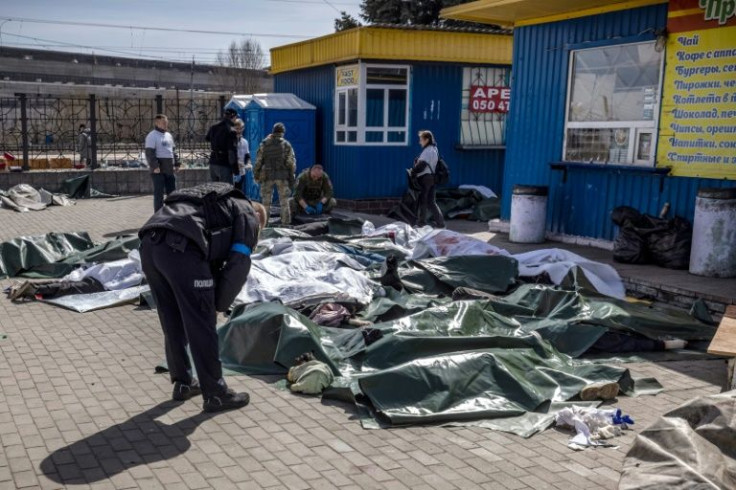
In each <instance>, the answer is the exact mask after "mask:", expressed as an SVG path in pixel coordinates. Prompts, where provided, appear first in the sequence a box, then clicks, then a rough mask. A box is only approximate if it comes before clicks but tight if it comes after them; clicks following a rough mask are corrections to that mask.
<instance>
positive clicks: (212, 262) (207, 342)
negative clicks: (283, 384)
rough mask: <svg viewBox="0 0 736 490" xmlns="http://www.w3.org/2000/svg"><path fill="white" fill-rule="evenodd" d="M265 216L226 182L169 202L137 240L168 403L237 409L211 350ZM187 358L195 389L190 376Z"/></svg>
mask: <svg viewBox="0 0 736 490" xmlns="http://www.w3.org/2000/svg"><path fill="white" fill-rule="evenodd" d="M265 217H266V214H265V210H264V209H263V207H262V206H261V205H260V204H257V203H251V202H250V201H248V200H247V199H246V198H245V196H244V195H243V193H242V192H240V191H239V190H236V189H234V188H233V186H232V185H230V184H227V183H224V182H212V183H208V184H202V185H199V186H196V187H192V188H188V189H181V190H178V191H175V192H173V193H172V194H171V195H169V196H168V197H167V199H166V201H165V203H164V207H163V208H161V209H160V210H159V211H157V212H156V213H155V214H154V215H153V216H152V217H151V219H149V220H148V222H147V223H146V224H145V225H143V227H142V228H141V230H140V232H139V236H140V237H141V263H142V266H143V273H144V274H145V275H146V279H147V280H148V283H149V285H150V286H151V293H152V294H153V298H154V300H155V301H156V308H157V311H158V316H159V319H160V320H161V326H162V327H163V331H164V338H165V347H166V362H167V363H168V367H169V372H170V374H171V382H172V383H174V394H173V398H174V400H188V399H189V398H192V397H194V396H196V395H199V394H200V393H201V394H202V396H203V398H204V406H203V408H204V411H205V412H218V411H221V410H230V409H234V408H241V407H244V406H245V405H247V404H248V402H249V401H250V396H249V395H248V394H247V393H235V392H234V391H233V390H231V389H228V387H227V385H226V384H225V380H224V379H223V377H222V364H221V363H220V356H219V349H218V344H217V332H216V326H217V312H218V311H226V310H227V309H228V308H229V307H230V305H231V304H232V302H233V301H234V299H235V297H236V296H237V294H238V293H239V292H240V290H241V288H242V287H243V284H245V281H246V279H247V278H248V273H249V272H250V266H251V261H250V255H251V252H252V251H253V249H254V248H255V246H256V243H257V242H258V232H259V230H260V228H261V227H263V226H264V224H265V223H264V221H265ZM187 344H188V345H189V348H190V350H191V353H192V359H193V360H194V366H195V368H196V369H197V375H198V376H199V381H197V379H196V378H194V377H193V376H192V366H191V365H190V362H189V356H188V355H187Z"/></svg>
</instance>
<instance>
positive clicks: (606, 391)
mask: <svg viewBox="0 0 736 490" xmlns="http://www.w3.org/2000/svg"><path fill="white" fill-rule="evenodd" d="M619 389H620V387H619V385H618V383H616V382H613V383H593V384H589V385H588V386H586V387H585V388H583V389H582V390H581V391H580V399H581V400H583V401H585V402H589V401H593V400H603V401H607V400H613V399H614V398H616V396H618V392H619Z"/></svg>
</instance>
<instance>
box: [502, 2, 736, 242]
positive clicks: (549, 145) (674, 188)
mask: <svg viewBox="0 0 736 490" xmlns="http://www.w3.org/2000/svg"><path fill="white" fill-rule="evenodd" d="M666 25H667V4H661V5H654V6H650V7H642V8H636V9H630V10H622V11H618V12H611V13H607V14H601V15H594V16H588V17H580V18H575V19H570V20H564V21H559V22H554V23H548V24H538V25H531V26H525V27H518V28H516V29H515V30H514V60H513V66H514V70H513V72H512V83H511V99H512V100H513V103H512V104H511V110H510V113H509V126H508V133H507V150H506V162H505V165H504V179H503V191H502V193H501V194H502V210H501V215H502V218H503V219H509V217H510V213H511V189H512V187H513V186H514V185H515V184H532V185H548V186H549V187H550V194H549V205H548V207H547V209H548V215H547V229H548V230H550V231H553V232H556V233H564V234H568V235H579V236H586V237H595V238H604V239H612V238H613V237H614V236H615V235H616V229H615V226H614V225H613V224H612V223H611V217H610V213H611V210H612V209H613V208H615V207H616V206H620V205H628V206H632V207H635V208H637V209H639V210H640V211H642V212H646V213H649V214H658V213H659V210H660V209H661V208H662V206H663V205H664V203H665V202H669V203H671V206H672V208H671V209H672V211H671V212H672V213H674V214H677V215H679V216H682V217H685V218H687V219H688V220H690V221H692V219H693V214H694V208H695V195H696V193H697V190H698V188H699V187H731V186H734V185H735V184H734V182H733V181H726V180H714V179H700V178H688V177H666V176H661V175H656V174H654V173H652V172H648V171H646V170H645V169H641V168H632V169H613V168H612V169H607V168H605V167H604V166H602V165H590V166H587V167H586V166H578V167H570V168H569V169H568V171H567V173H566V174H564V173H563V172H562V171H555V170H552V169H551V168H550V164H551V163H553V162H559V161H560V159H561V157H562V144H563V137H564V136H563V135H564V122H565V103H566V93H567V84H568V71H569V56H570V50H571V49H573V48H575V47H578V48H580V47H585V46H593V45H597V46H600V45H602V44H618V43H621V42H624V41H627V42H634V41H637V40H638V41H644V40H652V39H654V38H655V32H659V30H661V29H664V28H665V26H666Z"/></svg>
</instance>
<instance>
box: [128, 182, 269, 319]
mask: <svg viewBox="0 0 736 490" xmlns="http://www.w3.org/2000/svg"><path fill="white" fill-rule="evenodd" d="M154 230H169V231H172V232H175V233H177V234H179V235H182V236H183V237H186V238H187V239H188V240H189V241H191V242H192V243H193V244H194V245H196V246H197V247H198V248H199V249H200V250H201V251H202V256H203V260H206V261H208V262H210V266H211V268H212V271H213V277H214V279H215V285H216V299H217V310H218V311H225V310H226V309H227V308H228V307H229V306H230V305H231V304H232V302H233V300H234V299H235V296H237V294H238V292H240V289H241V288H242V287H243V284H245V281H246V279H247V277H248V272H250V255H249V253H243V251H242V250H243V249H242V247H240V248H239V250H240V251H233V250H232V248H233V247H232V246H233V245H234V244H242V245H245V246H246V247H247V249H248V250H253V249H254V248H255V246H256V244H257V243H258V218H257V217H256V214H255V212H254V211H253V208H252V207H251V205H250V202H249V201H248V200H247V199H246V198H245V196H244V195H243V193H242V192H240V191H239V190H237V189H234V188H233V186H232V185H230V184H226V183H224V182H209V183H207V184H201V185H198V186H195V187H190V188H187V189H180V190H177V191H175V192H173V193H171V194H170V195H169V196H168V197H167V198H166V201H164V206H163V207H162V208H161V209H159V210H158V211H157V212H156V213H155V214H154V215H153V216H152V217H151V218H150V219H149V220H148V221H147V222H146V224H144V225H143V227H142V228H141V229H140V231H139V232H138V234H139V236H140V237H141V238H143V237H144V236H145V235H146V234H148V233H149V232H151V231H154ZM183 246H184V247H185V246H186V243H184V244H183ZM236 248H237V247H236ZM223 263H224V266H223Z"/></svg>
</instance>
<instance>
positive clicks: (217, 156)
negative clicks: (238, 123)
mask: <svg viewBox="0 0 736 490" xmlns="http://www.w3.org/2000/svg"><path fill="white" fill-rule="evenodd" d="M237 115H238V113H237V112H235V109H231V108H227V109H225V116H224V117H223V119H222V121H220V122H219V123H217V124H215V125H214V126H212V127H211V128H210V129H209V131H207V135H206V136H205V139H206V140H207V141H209V143H210V148H211V150H212V152H211V153H210V179H211V180H212V182H227V183H228V184H232V182H233V176H235V175H239V172H240V169H239V168H238V141H239V140H240V134H238V133H237V132H236V130H235V125H234V121H235V118H236V117H237Z"/></svg>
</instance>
